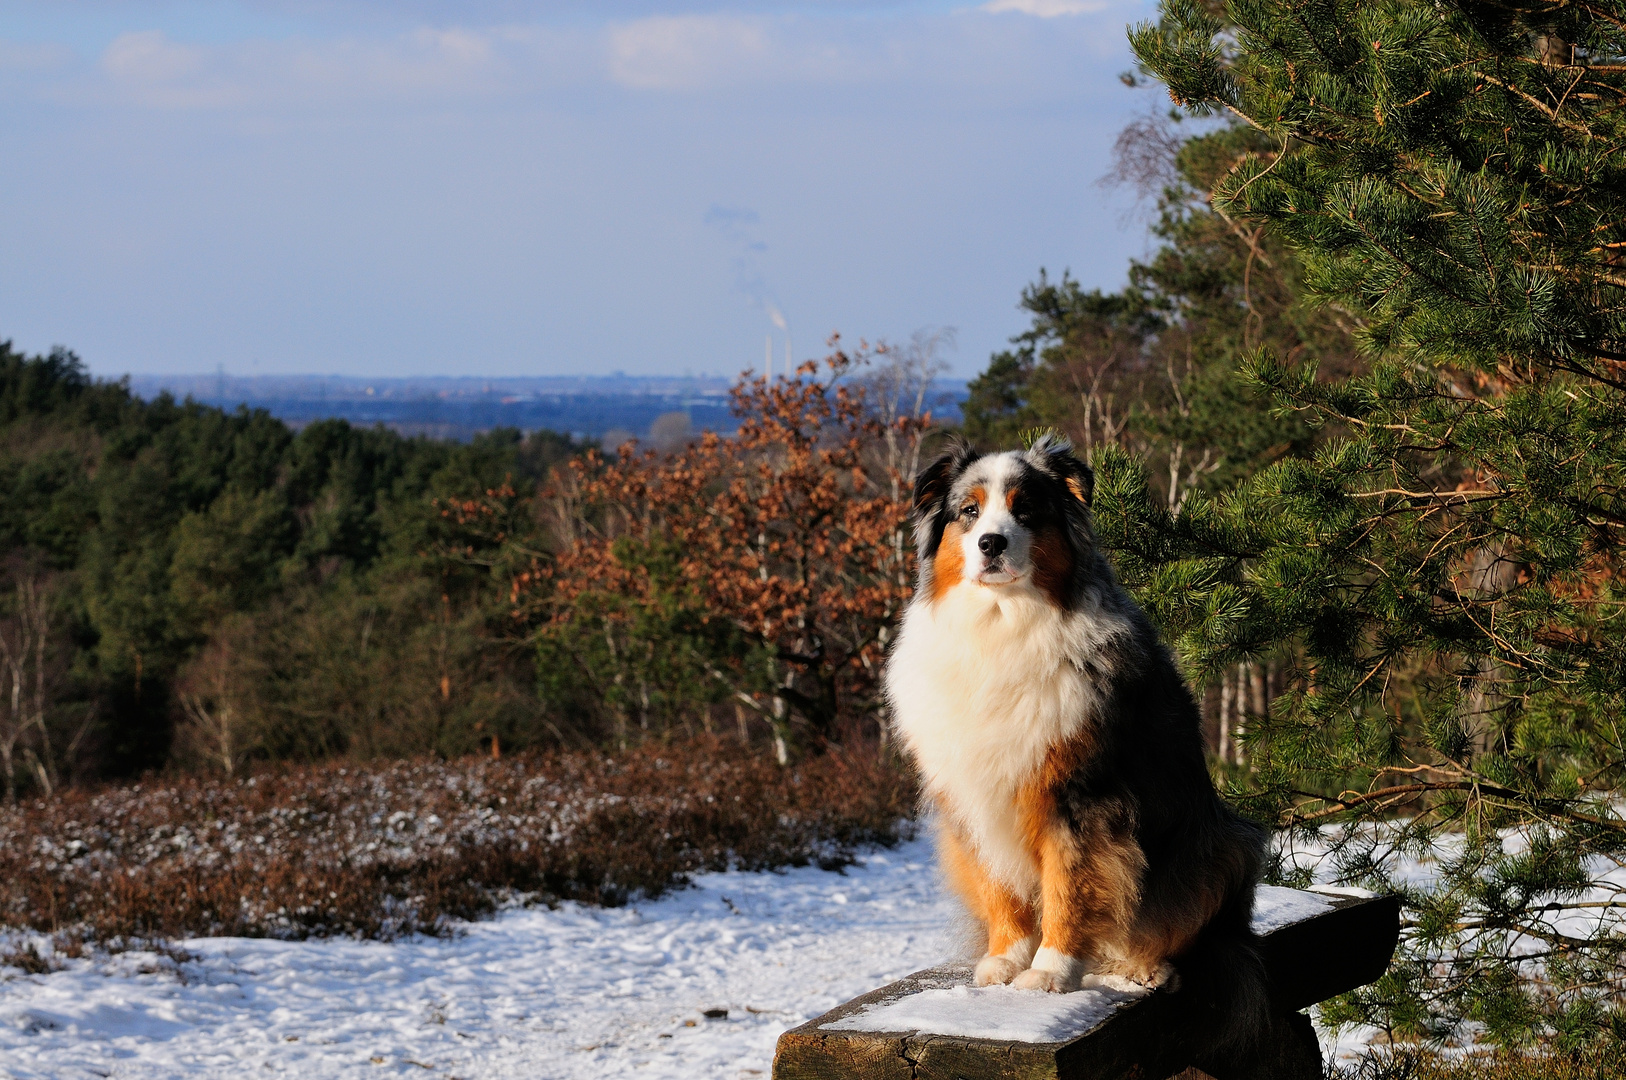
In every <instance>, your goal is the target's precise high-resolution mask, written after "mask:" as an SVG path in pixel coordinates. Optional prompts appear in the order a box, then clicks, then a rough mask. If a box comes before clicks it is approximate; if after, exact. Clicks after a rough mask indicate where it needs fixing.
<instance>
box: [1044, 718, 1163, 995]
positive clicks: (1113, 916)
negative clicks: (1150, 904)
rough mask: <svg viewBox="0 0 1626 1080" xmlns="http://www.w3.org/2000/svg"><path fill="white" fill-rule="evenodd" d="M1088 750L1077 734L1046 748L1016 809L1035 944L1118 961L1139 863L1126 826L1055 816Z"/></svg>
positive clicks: (1131, 916)
mask: <svg viewBox="0 0 1626 1080" xmlns="http://www.w3.org/2000/svg"><path fill="white" fill-rule="evenodd" d="M1094 752H1095V746H1094V743H1093V741H1092V740H1090V739H1089V738H1088V737H1085V736H1081V737H1078V738H1074V739H1072V740H1069V741H1068V742H1066V743H1062V744H1061V745H1059V746H1055V747H1052V748H1051V751H1050V753H1049V754H1048V755H1047V756H1046V758H1045V762H1044V764H1043V765H1042V766H1041V767H1040V769H1039V771H1038V772H1037V773H1036V774H1035V776H1034V778H1033V780H1032V781H1031V782H1030V783H1029V784H1027V785H1026V786H1025V787H1024V788H1023V789H1022V790H1021V792H1019V793H1018V796H1017V805H1018V808H1019V810H1020V811H1021V814H1022V824H1023V830H1024V832H1025V834H1026V839H1027V842H1028V844H1029V848H1030V850H1031V851H1032V852H1033V855H1034V858H1035V859H1036V860H1037V862H1038V864H1039V882H1040V884H1039V890H1040V910H1041V911H1043V913H1044V915H1043V919H1042V927H1041V929H1042V934H1043V936H1042V940H1041V942H1040V946H1041V947H1042V948H1051V949H1055V950H1056V951H1057V952H1060V953H1064V954H1066V955H1068V956H1073V957H1078V958H1080V959H1095V960H1104V959H1108V958H1116V957H1118V956H1121V955H1122V954H1123V952H1124V948H1125V946H1126V945H1128V944H1129V940H1130V938H1131V936H1132V933H1133V928H1134V924H1135V921H1136V915H1137V914H1138V910H1137V909H1138V908H1139V906H1140V884H1141V877H1142V875H1143V873H1144V872H1145V868H1146V858H1145V855H1144V854H1143V853H1142V852H1141V850H1140V846H1139V845H1138V844H1136V843H1135V838H1134V835H1133V834H1132V833H1130V832H1129V831H1128V830H1127V828H1113V827H1112V825H1113V823H1112V822H1110V821H1108V820H1107V819H1105V818H1104V817H1092V818H1090V819H1087V820H1085V821H1081V822H1073V823H1069V822H1068V821H1066V820H1064V819H1063V818H1062V816H1061V815H1060V813H1059V812H1058V809H1057V805H1056V798H1057V795H1058V793H1059V792H1060V790H1061V788H1062V785H1064V784H1065V783H1066V782H1067V779H1068V778H1069V777H1071V776H1072V775H1073V774H1074V773H1075V772H1077V771H1078V769H1079V768H1080V767H1081V766H1082V765H1083V764H1084V763H1085V762H1086V761H1087V760H1088V759H1089V757H1090V756H1091V755H1092V754H1093V753H1094ZM1123 824H1125V825H1127V821H1126V822H1124V823H1123ZM1159 959H1161V957H1160V958H1159ZM1154 966H1155V965H1154Z"/></svg>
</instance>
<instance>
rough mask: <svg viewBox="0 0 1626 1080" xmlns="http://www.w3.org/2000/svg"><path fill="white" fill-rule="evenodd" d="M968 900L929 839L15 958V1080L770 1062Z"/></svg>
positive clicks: (911, 966)
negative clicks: (375, 915)
mask: <svg viewBox="0 0 1626 1080" xmlns="http://www.w3.org/2000/svg"><path fill="white" fill-rule="evenodd" d="M1307 904H1308V905H1311V906H1312V907H1319V906H1321V905H1323V904H1324V902H1323V901H1319V900H1316V899H1315V898H1313V897H1307V896H1306V895H1305V894H1302V893H1296V894H1295V893H1292V892H1290V891H1289V890H1275V889H1265V890H1263V891H1262V893H1261V898H1260V905H1259V908H1258V910H1257V912H1256V922H1257V923H1258V924H1259V925H1260V928H1261V929H1268V928H1270V926H1272V925H1276V924H1277V923H1279V922H1281V921H1288V920H1290V919H1291V918H1295V917H1303V916H1304V915H1306V914H1309V913H1311V911H1310V910H1309V909H1306V905H1307ZM956 914H957V909H956V908H955V906H954V905H953V903H952V902H951V901H949V900H948V899H947V897H946V896H945V894H944V891H943V889H942V888H941V887H940V885H939V884H938V879H937V873H936V870H935V868H934V865H933V859H932V853H931V848H930V844H929V842H928V841H926V840H925V839H919V840H914V841H910V842H907V843H904V844H901V845H899V846H898V847H897V848H894V849H892V850H883V851H872V852H869V853H867V854H866V855H865V856H864V858H863V860H862V862H861V864H860V865H858V866H854V867H850V868H848V869H847V871H846V872H844V873H834V872H827V871H821V870H817V869H813V868H806V869H800V870H791V871H788V872H785V873H726V874H707V875H703V876H701V877H699V878H697V880H696V882H695V886H694V887H693V888H690V889H684V890H681V891H678V892H676V893H673V894H671V895H669V896H667V897H665V898H663V899H661V900H657V901H652V902H648V903H640V904H635V905H633V906H630V907H627V908H622V909H615V910H607V909H603V908H590V907H581V906H577V905H573V904H567V905H565V906H563V907H560V908H558V909H555V910H549V909H546V908H530V909H518V910H511V911H507V912H504V913H502V914H500V915H499V916H498V917H496V918H494V919H491V920H489V921H485V922H478V923H470V924H467V925H465V926H463V927H461V928H460V930H459V932H458V934H457V935H456V936H455V937H452V938H450V939H439V938H425V937H419V938H412V939H407V940H403V941H398V942H394V943H384V942H376V941H355V940H344V939H341V940H327V941H297V942H296V941H273V940H265V939H250V938H199V939H195V940H191V941H186V942H182V943H180V944H181V946H182V948H183V949H184V950H185V951H186V952H187V953H189V954H190V959H182V960H181V961H180V962H179V963H176V962H174V961H173V960H171V959H170V958H169V957H165V956H159V955H156V954H153V953H123V954H119V955H116V956H114V957H111V958H107V957H103V958H100V959H98V960H89V959H82V960H67V961H65V963H66V967H65V968H64V969H63V970H61V971H57V972H54V973H52V974H48V975H18V974H15V969H7V970H8V971H9V972H12V973H13V974H12V977H10V978H6V979H4V981H0V1075H3V1076H6V1077H11V1078H17V1080H22V1078H35V1077H39V1078H46V1077H49V1078H52V1080H78V1078H82V1077H121V1078H122V1077H180V1076H249V1075H253V1076H265V1075H272V1074H276V1073H293V1074H297V1075H298V1076H299V1077H300V1078H301V1080H320V1078H324V1077H333V1076H348V1075H357V1074H360V1075H365V1076H369V1077H382V1076H390V1075H402V1076H425V1075H429V1074H433V1075H436V1076H444V1077H463V1078H465V1080H475V1078H477V1077H493V1078H499V1077H500V1078H503V1080H512V1078H515V1077H525V1078H526V1080H574V1078H586V1077H609V1076H616V1077H620V1076H628V1075H632V1076H647V1077H682V1078H690V1077H719V1078H728V1080H738V1078H748V1077H757V1076H766V1075H767V1074H768V1072H769V1069H770V1066H771V1064H772V1060H773V1049H774V1042H775V1040H777V1039H778V1037H779V1033H780V1032H781V1031H784V1030H785V1029H786V1028H789V1027H793V1026H795V1025H797V1024H800V1023H802V1022H803V1021H804V1020H807V1019H810V1018H811V1017H814V1016H817V1015H819V1014H820V1013H823V1012H825V1011H826V1010H828V1009H830V1008H831V1007H833V1006H835V1005H837V1004H839V1003H840V1002H842V1001H845V1000H847V999H849V998H852V997H855V996H857V995H858V994H861V993H863V992H865V991H867V990H871V989H874V988H875V987H877V986H879V985H881V984H882V983H885V982H888V981H890V980H892V979H895V978H898V977H899V976H902V975H905V974H908V973H909V972H911V971H915V970H918V969H920V968H923V967H927V966H930V965H932V964H934V963H937V962H939V961H941V960H943V959H945V958H947V957H949V956H950V955H952V954H953V953H954V952H955V951H956V944H955V938H954V934H955V927H956V925H957V922H956ZM1001 989H1004V988H1001ZM1006 992H1007V993H1011V994H1015V993H1021V992H1020V991H1006ZM720 1009H726V1010H727V1015H726V1016H717V1017H710V1018H708V1017H707V1016H706V1015H705V1013H706V1011H707V1010H712V1011H716V1010H720ZM1345 1039H1346V1041H1347V1040H1348V1039H1349V1036H1348V1035H1347V1034H1346V1036H1345ZM1341 1048H1342V1047H1341ZM1342 1049H1347V1048H1342Z"/></svg>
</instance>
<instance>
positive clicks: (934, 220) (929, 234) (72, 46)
mask: <svg viewBox="0 0 1626 1080" xmlns="http://www.w3.org/2000/svg"><path fill="white" fill-rule="evenodd" d="M1155 13H1156V12H1155V4H1153V3H1151V2H1150V0H988V2H985V3H981V4H949V3H938V2H925V0H922V2H911V0H804V2H801V3H788V4H787V3H767V2H752V0H736V2H733V3H728V2H719V3H715V4H697V3H692V2H681V0H677V2H654V0H601V2H599V3H592V4H589V3H585V2H574V0H554V2H548V3H527V2H524V0H469V2H465V3H456V4H454V3H450V2H443V0H397V2H391V3H386V2H384V0H331V2H328V3H316V2H314V0H218V2H212V3H205V2H201V0H119V2H114V0H53V2H45V0H0V120H3V122H4V123H5V126H6V130H7V133H8V168H7V171H6V173H5V175H4V176H3V177H0V209H3V211H4V212H3V213H0V243H4V245H5V249H6V251H7V253H8V256H9V258H8V259H7V260H6V261H5V264H4V266H3V267H0V337H4V338H11V339H12V340H13V341H14V342H15V343H16V345H17V347H19V348H22V349H26V350H28V351H36V352H37V351H43V350H45V349H48V348H49V347H51V346H52V345H57V344H60V345H64V346H67V347H69V348H71V349H73V350H74V351H75V352H77V353H78V354H79V355H80V356H82V357H83V358H84V359H85V361H86V363H87V365H88V366H89V367H90V369H91V370H92V371H93V372H94V373H95V374H97V375H98V376H103V377H114V378H116V377H118V376H120V375H123V374H125V373H131V374H139V375H151V374H165V373H168V374H192V375H208V374H212V373H214V372H215V371H216V370H217V369H218V368H220V367H222V366H223V367H224V368H225V369H226V370H227V371H228V372H231V373H233V374H237V375H244V376H249V375H271V374H278V375H280V374H293V373H310V372H324V371H331V372H334V373H336V374H343V375H349V376H359V377H366V376H386V375H410V376H422V375H435V374H456V373H462V372H466V373H469V374H477V375H481V376H491V377H502V376H512V375H575V374H592V373H604V372H609V371H615V370H620V371H625V372H627V373H628V374H634V375H653V374H662V375H670V374H676V373H678V372H681V371H683V370H684V369H688V370H691V371H706V372H712V373H716V374H719V375H722V376H724V377H732V376H733V374H735V373H737V372H738V371H740V370H742V369H744V368H746V367H748V366H749V367H757V368H760V366H761V364H762V359H763V348H764V339H765V338H766V339H768V340H769V341H771V346H770V347H771V348H772V350H773V352H774V355H775V365H776V367H777V366H778V364H779V362H781V361H782V359H783V356H784V350H785V348H786V344H787V339H788V340H789V341H791V342H794V347H795V353H796V358H797V359H806V358H809V357H814V356H818V355H821V354H822V353H823V351H824V348H823V342H824V339H825V338H826V337H827V336H828V335H829V334H830V333H832V332H834V331H838V330H839V331H840V332H841V333H842V334H843V335H844V336H845V337H846V338H847V340H849V341H856V340H858V339H860V338H867V339H870V340H874V339H876V338H886V339H889V340H896V341H902V340H906V339H907V338H908V337H909V335H910V334H911V333H912V332H913V331H915V330H917V329H920V328H922V327H931V326H936V327H943V326H952V327H954V328H955V329H956V330H957V332H958V334H957V339H958V347H957V349H956V350H955V351H954V352H952V353H950V354H949V355H948V356H947V357H946V359H947V360H949V362H950V363H951V365H952V368H953V372H954V373H955V374H956V375H959V376H961V377H965V376H969V375H972V374H975V373H976V372H977V371H978V370H980V369H981V368H982V367H983V365H984V364H985V363H986V361H987V357H988V354H989V353H990V352H991V351H993V350H996V349H998V348H1001V347H1003V346H1004V344H1005V343H1006V341H1007V339H1008V338H1009V337H1010V336H1011V335H1012V334H1014V333H1018V332H1020V331H1021V330H1022V329H1023V328H1024V326H1025V325H1026V321H1027V320H1026V319H1025V318H1024V315H1023V313H1022V312H1021V311H1019V310H1018V309H1017V301H1018V299H1019V295H1020V292H1021V289H1022V287H1023V286H1024V285H1025V284H1027V283H1028V282H1029V281H1031V280H1032V279H1033V278H1034V277H1035V276H1036V275H1037V273H1038V271H1039V269H1040V268H1041V267H1045V268H1047V269H1048V270H1049V271H1050V272H1051V273H1052V274H1060V273H1061V272H1062V271H1063V270H1064V269H1070V270H1071V271H1072V273H1073V274H1074V276H1075V277H1077V278H1078V279H1079V280H1080V281H1081V282H1082V283H1083V284H1084V285H1086V286H1087V287H1101V288H1108V289H1111V288H1117V287H1119V286H1121V284H1122V283H1123V281H1124V279H1125V271H1126V270H1127V265H1128V261H1129V259H1130V258H1131V257H1134V256H1139V255H1142V254H1143V253H1144V251H1145V249H1146V237H1145V211H1146V207H1144V206H1142V207H1139V208H1137V207H1136V205H1135V201H1134V196H1133V194H1132V193H1129V192H1124V191H1119V190H1110V189H1106V188H1103V187H1102V186H1100V185H1099V184H1098V183H1097V181H1098V180H1099V179H1100V177H1101V176H1103V175H1104V174H1105V173H1106V172H1107V170H1108V168H1109V167H1110V153H1111V147H1112V144H1113V141H1114V139H1115V138H1116V136H1117V134H1118V132H1119V131H1120V130H1121V129H1122V128H1123V126H1124V125H1125V124H1126V123H1127V122H1129V121H1130V120H1132V119H1133V118H1135V117H1137V116H1140V115H1144V114H1145V113H1146V112H1147V111H1149V110H1152V109H1157V108H1164V107H1166V99H1163V98H1160V97H1159V95H1158V94H1157V92H1156V91H1152V90H1145V89H1142V90H1131V89H1128V88H1126V87H1125V86H1124V85H1123V84H1122V83H1120V82H1119V80H1118V78H1117V76H1118V74H1119V73H1120V72H1122V71H1124V70H1126V69H1128V68H1129V67H1130V66H1131V60H1130V57H1129V53H1128V49H1127V46H1126V44H1125V40H1124V26H1125V24H1126V23H1128V22H1131V21H1136V20H1139V19H1144V18H1151V17H1155Z"/></svg>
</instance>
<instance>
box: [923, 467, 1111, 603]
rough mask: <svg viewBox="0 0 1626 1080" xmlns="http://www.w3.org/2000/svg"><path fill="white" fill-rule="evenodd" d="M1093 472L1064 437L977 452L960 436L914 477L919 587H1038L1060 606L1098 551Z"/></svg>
mask: <svg viewBox="0 0 1626 1080" xmlns="http://www.w3.org/2000/svg"><path fill="white" fill-rule="evenodd" d="M1094 489H1095V474H1094V473H1092V472H1091V471H1090V467H1089V466H1088V465H1086V464H1084V463H1083V462H1082V461H1080V460H1078V459H1077V458H1075V457H1074V456H1073V454H1072V447H1071V446H1070V445H1069V444H1068V443H1067V441H1066V440H1065V439H1062V438H1060V437H1058V436H1054V435H1046V436H1041V437H1040V438H1038V439H1037V440H1035V441H1034V443H1033V446H1032V448H1031V449H1029V450H1026V451H1021V450H1011V451H1007V452H1005V453H1001V454H978V453H977V452H976V451H975V450H973V449H972V448H971V446H970V445H969V444H967V443H964V442H959V441H956V442H955V443H953V444H951V445H950V447H949V449H948V452H947V453H945V454H943V456H942V457H940V458H938V459H937V460H936V461H934V462H932V463H931V464H930V465H928V466H927V467H926V468H925V469H924V470H922V471H921V473H920V476H919V478H918V479H917V480H916V481H915V494H914V521H915V543H916V547H917V550H918V551H919V553H920V566H921V592H922V594H923V595H925V596H926V597H928V598H929V599H932V600H936V599H938V598H940V597H942V596H944V595H945V594H947V593H948V592H949V591H951V590H953V589H955V588H959V587H966V588H988V589H1004V588H1017V589H1021V588H1032V589H1037V590H1039V591H1040V592H1042V593H1044V594H1045V595H1046V596H1047V597H1049V598H1050V599H1051V600H1052V601H1053V602H1054V603H1056V604H1058V605H1059V606H1062V607H1071V606H1072V604H1073V601H1074V599H1075V593H1076V579H1077V577H1078V575H1077V573H1076V570H1077V568H1078V567H1079V566H1080V565H1082V563H1083V560H1084V559H1085V557H1086V556H1087V555H1088V554H1089V553H1090V552H1091V551H1092V550H1093V548H1094V536H1093V534H1092V532H1091V529H1090V510H1089V508H1090V500H1091V498H1092V497H1093V495H1094Z"/></svg>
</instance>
